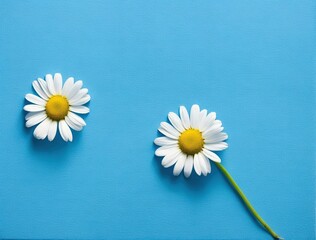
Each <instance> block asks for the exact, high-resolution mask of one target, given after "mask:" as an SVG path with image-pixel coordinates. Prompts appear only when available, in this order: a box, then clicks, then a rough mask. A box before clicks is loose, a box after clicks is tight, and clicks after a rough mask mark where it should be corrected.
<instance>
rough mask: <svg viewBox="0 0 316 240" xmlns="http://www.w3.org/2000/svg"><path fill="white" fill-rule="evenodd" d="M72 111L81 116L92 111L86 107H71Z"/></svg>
mask: <svg viewBox="0 0 316 240" xmlns="http://www.w3.org/2000/svg"><path fill="white" fill-rule="evenodd" d="M69 109H70V111H72V112H75V113H79V114H86V113H89V112H90V110H89V108H87V107H85V106H70V108H69Z"/></svg>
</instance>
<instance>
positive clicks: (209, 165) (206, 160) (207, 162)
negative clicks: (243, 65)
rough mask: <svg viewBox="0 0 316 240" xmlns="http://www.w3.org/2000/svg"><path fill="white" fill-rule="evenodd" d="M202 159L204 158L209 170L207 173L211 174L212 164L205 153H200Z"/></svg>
mask: <svg viewBox="0 0 316 240" xmlns="http://www.w3.org/2000/svg"><path fill="white" fill-rule="evenodd" d="M200 154H201V155H200V158H202V159H203V160H204V164H205V166H206V170H207V173H211V163H210V160H209V159H208V158H207V157H205V155H204V154H203V153H200Z"/></svg>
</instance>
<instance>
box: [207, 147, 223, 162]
mask: <svg viewBox="0 0 316 240" xmlns="http://www.w3.org/2000/svg"><path fill="white" fill-rule="evenodd" d="M203 154H204V155H205V156H206V157H207V158H208V159H210V160H212V161H214V162H218V163H220V162H221V159H220V158H219V156H217V155H216V154H215V153H213V152H211V151H209V150H207V149H205V148H204V149H203Z"/></svg>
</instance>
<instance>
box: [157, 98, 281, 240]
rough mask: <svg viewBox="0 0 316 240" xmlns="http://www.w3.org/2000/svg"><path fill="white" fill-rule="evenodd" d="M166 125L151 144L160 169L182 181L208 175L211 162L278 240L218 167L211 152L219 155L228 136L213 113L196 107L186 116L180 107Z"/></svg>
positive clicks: (229, 177)
mask: <svg viewBox="0 0 316 240" xmlns="http://www.w3.org/2000/svg"><path fill="white" fill-rule="evenodd" d="M168 119H169V121H170V123H168V122H161V123H160V127H159V128H158V130H159V132H161V133H162V134H163V135H164V136H162V137H157V138H156V139H155V141H154V143H155V144H156V145H158V146H159V148H157V150H156V151H155V154H156V156H159V157H163V159H162V162H161V164H162V166H164V167H165V168H168V167H171V166H174V168H173V175H175V176H178V175H179V174H180V173H181V172H182V171H183V172H184V176H185V177H187V178H188V177H190V175H191V173H192V170H193V169H194V171H195V172H196V174H197V175H199V176H200V175H201V174H202V175H204V176H206V175H207V174H209V173H211V164H210V161H212V162H214V163H215V165H216V166H217V167H218V168H219V170H220V171H221V172H222V173H223V175H224V176H225V177H226V178H227V180H228V181H229V183H230V184H231V186H232V187H233V188H234V190H235V191H236V193H237V194H238V195H239V196H240V198H241V199H242V200H243V202H244V204H245V206H246V207H247V208H248V209H249V211H250V212H251V213H252V214H253V216H254V217H255V218H256V219H257V220H258V221H259V222H260V223H261V225H262V226H263V227H264V228H265V229H266V231H267V232H268V233H269V234H270V235H271V236H272V237H273V238H275V239H282V238H280V237H279V236H278V235H277V234H276V233H275V232H274V231H273V230H272V229H271V228H270V227H269V225H268V224H267V223H266V222H265V221H264V220H263V219H262V218H261V217H260V215H259V214H258V213H257V212H256V210H255V209H254V208H253V206H252V205H251V204H250V202H249V200H248V199H247V197H246V196H245V194H244V193H243V192H242V190H241V189H240V187H239V186H238V185H237V183H236V182H235V180H234V179H233V178H232V176H231V175H230V174H229V173H228V171H227V170H226V169H225V168H224V166H223V165H222V164H221V159H220V157H219V156H218V155H217V154H216V153H214V151H222V150H224V149H226V148H227V147H228V144H227V143H226V142H224V141H225V140H226V139H227V138H228V135H227V134H226V133H224V132H223V130H224V128H223V127H222V122H221V121H220V120H217V119H216V113H215V112H211V113H207V110H205V109H204V110H202V111H201V110H200V107H199V105H197V104H195V105H193V106H192V107H191V111H190V114H189V113H188V111H187V109H186V108H185V107H184V106H181V107H180V116H178V115H177V114H176V113H174V112H170V113H169V114H168Z"/></svg>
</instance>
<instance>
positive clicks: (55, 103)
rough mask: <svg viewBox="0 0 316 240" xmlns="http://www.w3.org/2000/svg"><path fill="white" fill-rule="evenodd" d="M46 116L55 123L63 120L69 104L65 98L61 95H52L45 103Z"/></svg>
mask: <svg viewBox="0 0 316 240" xmlns="http://www.w3.org/2000/svg"><path fill="white" fill-rule="evenodd" d="M45 108H46V114H47V116H48V117H49V118H50V119H52V120H55V121H59V120H62V119H64V118H65V117H66V116H67V114H68V111H69V103H68V100H67V98H65V97H64V96H61V95H54V96H52V97H51V98H50V99H48V101H47V103H46V106H45Z"/></svg>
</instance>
